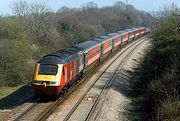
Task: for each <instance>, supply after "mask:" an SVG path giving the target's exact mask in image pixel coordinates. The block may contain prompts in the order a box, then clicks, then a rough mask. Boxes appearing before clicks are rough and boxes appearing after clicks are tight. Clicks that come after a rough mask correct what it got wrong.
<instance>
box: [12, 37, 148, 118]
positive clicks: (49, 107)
mask: <svg viewBox="0 0 180 121" xmlns="http://www.w3.org/2000/svg"><path fill="white" fill-rule="evenodd" d="M143 38H145V37H143ZM143 38H141V39H140V40H138V41H135V42H133V43H132V44H131V45H130V46H129V47H127V48H126V49H125V50H124V51H123V52H122V53H121V54H119V55H118V56H117V58H115V59H114V60H113V62H111V63H110V65H109V66H108V67H107V68H106V69H105V70H104V72H102V74H101V75H100V77H99V78H98V79H100V78H101V77H102V75H103V73H105V72H106V70H107V69H108V68H109V67H110V66H111V65H112V64H113V63H114V62H115V61H116V60H117V59H118V58H119V57H120V56H121V55H122V54H123V53H125V52H126V51H127V50H128V49H130V48H132V47H133V46H134V45H136V44H137V43H139V44H138V45H137V46H136V47H135V48H138V46H139V45H140V44H141V43H143V42H144V41H142V42H140V41H141V40H143ZM135 48H134V49H135ZM132 52H133V50H132V51H131V52H130V53H129V54H128V56H127V57H126V58H124V59H123V63H124V62H125V61H126V60H127V59H128V57H129V56H130V55H131V53H132ZM123 63H121V64H119V66H123ZM117 69H118V68H117ZM117 69H116V71H117ZM93 71H94V70H93V69H92V70H91V72H90V73H88V74H87V75H86V77H84V78H83V79H82V80H81V81H80V82H79V83H77V84H76V85H74V86H73V87H72V88H71V89H70V90H69V91H68V92H67V94H66V95H64V96H63V97H60V98H59V99H58V100H56V101H52V100H51V101H44V102H42V101H37V102H35V103H34V104H33V105H32V106H30V107H29V108H28V109H27V110H26V111H24V112H23V113H22V114H21V115H19V116H18V117H17V118H16V119H15V121H18V120H21V121H22V120H24V121H32V120H35V121H44V120H46V119H47V118H48V116H49V115H51V114H52V113H53V112H54V110H55V109H56V108H57V107H58V106H59V105H60V104H61V103H62V102H63V101H64V100H65V99H66V98H67V97H68V96H69V95H70V94H71V93H72V92H73V90H74V89H75V88H77V87H78V85H80V84H81V83H82V82H83V81H84V80H86V78H88V77H89V76H91V75H92V73H93ZM116 71H114V72H113V73H112V74H111V76H110V79H109V80H108V81H107V82H106V83H105V85H104V87H103V88H102V91H101V92H100V94H99V96H97V98H96V100H95V103H94V104H93V106H91V108H90V110H89V113H88V115H87V116H86V117H85V119H86V120H89V119H90V118H91V116H92V113H93V111H94V109H95V108H96V105H97V104H98V101H99V99H100V98H101V96H102V95H103V93H104V90H105V89H106V88H107V86H108V84H109V83H110V81H111V80H112V78H113V77H114V75H115V73H116ZM98 79H97V80H96V81H95V82H94V83H93V84H92V85H90V86H89V88H88V89H87V90H86V92H85V93H84V94H83V96H82V97H81V99H79V101H78V102H77V103H76V105H75V106H74V107H73V108H72V110H71V111H70V112H69V114H68V115H67V116H66V118H65V119H64V120H68V119H70V118H71V116H72V115H73V113H74V112H75V111H76V109H77V108H78V106H79V105H80V104H81V102H82V100H83V99H84V98H85V97H86V95H87V94H88V92H89V91H90V90H91V89H92V87H93V86H94V85H95V83H96V82H97V81H98Z"/></svg>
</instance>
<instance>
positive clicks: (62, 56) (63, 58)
mask: <svg viewBox="0 0 180 121" xmlns="http://www.w3.org/2000/svg"><path fill="white" fill-rule="evenodd" d="M80 53H82V51H80V50H79V49H78V48H73V47H72V48H66V49H63V50H59V51H56V52H55V53H51V54H49V55H46V56H44V57H42V58H41V59H40V60H39V61H38V63H43V64H64V63H69V62H70V61H71V60H74V59H75V58H77V57H78V55H79V54H80Z"/></svg>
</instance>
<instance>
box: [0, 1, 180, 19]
mask: <svg viewBox="0 0 180 121" xmlns="http://www.w3.org/2000/svg"><path fill="white" fill-rule="evenodd" d="M13 1H18V0H0V15H8V14H9V15H11V14H12V11H11V9H10V6H11V5H12V3H13ZM26 1H28V2H32V1H33V2H44V3H45V4H47V5H48V6H49V7H50V8H52V10H53V11H57V10H58V9H59V8H61V7H62V6H67V7H70V8H79V7H82V5H83V4H85V3H88V2H95V3H97V4H98V6H99V7H103V6H111V5H113V4H114V3H115V2H117V1H122V2H125V3H126V2H128V4H131V5H133V6H134V7H135V8H137V9H139V10H144V11H147V12H150V11H158V10H159V9H160V7H163V6H164V5H169V4H170V3H172V2H175V3H176V4H177V5H178V6H180V0H26Z"/></svg>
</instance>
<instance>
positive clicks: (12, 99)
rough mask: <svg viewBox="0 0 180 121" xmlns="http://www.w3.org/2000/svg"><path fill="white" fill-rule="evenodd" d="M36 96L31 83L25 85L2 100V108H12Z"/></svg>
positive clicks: (0, 108) (0, 102)
mask: <svg viewBox="0 0 180 121" xmlns="http://www.w3.org/2000/svg"><path fill="white" fill-rule="evenodd" d="M32 97H34V90H33V89H32V87H31V86H30V85H25V86H22V87H21V88H19V89H18V90H17V91H15V92H13V93H11V94H9V95H8V96H6V97H4V98H2V99H1V100H0V110H12V109H14V108H16V107H17V106H19V105H20V104H22V103H23V102H26V101H28V102H30V101H31V100H29V99H30V98H32ZM32 101H33V100H32Z"/></svg>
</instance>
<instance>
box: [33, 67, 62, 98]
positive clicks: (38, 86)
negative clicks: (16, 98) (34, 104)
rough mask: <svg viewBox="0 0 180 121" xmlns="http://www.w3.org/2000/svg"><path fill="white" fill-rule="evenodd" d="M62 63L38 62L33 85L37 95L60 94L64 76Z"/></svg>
mask: <svg viewBox="0 0 180 121" xmlns="http://www.w3.org/2000/svg"><path fill="white" fill-rule="evenodd" d="M62 71H63V65H62V64H36V69H35V74H34V79H33V82H32V86H33V87H34V88H35V93H36V94H37V95H41V94H45V95H58V94H59V93H60V90H61V89H62V86H60V84H61V80H62V79H63V77H64V75H63V74H64V73H63V72H62Z"/></svg>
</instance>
